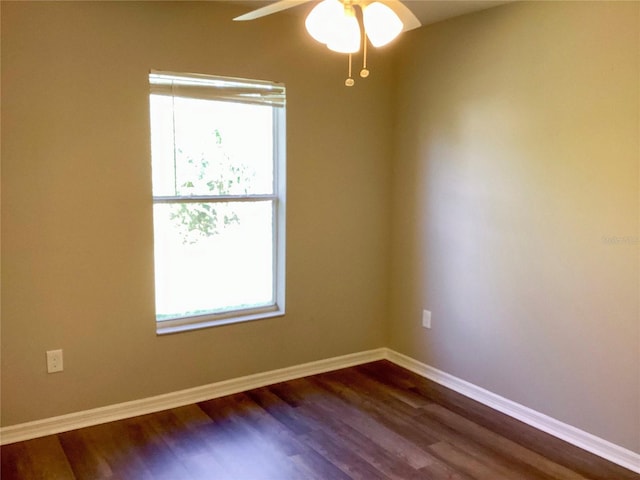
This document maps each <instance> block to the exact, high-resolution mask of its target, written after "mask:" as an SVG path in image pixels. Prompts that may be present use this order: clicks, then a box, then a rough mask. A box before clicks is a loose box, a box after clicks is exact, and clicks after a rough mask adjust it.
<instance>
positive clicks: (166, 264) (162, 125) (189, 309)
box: [149, 71, 285, 333]
mask: <svg viewBox="0 0 640 480" xmlns="http://www.w3.org/2000/svg"><path fill="white" fill-rule="evenodd" d="M149 84H150V95H149V103H150V114H151V156H152V173H153V180H152V181H153V224H154V254H155V257H154V258H155V287H156V290H155V292H156V321H157V331H158V333H172V332H175V331H180V330H189V329H194V328H202V327H207V326H214V325H221V324H227V323H232V322H238V321H246V320H255V319H258V318H265V317H273V316H278V315H283V314H284V244H285V238H284V232H285V196H284V195H285V88H284V85H282V84H278V83H271V82H264V81H257V80H244V79H237V78H224V77H213V76H206V75H196V74H175V73H166V72H155V71H153V72H151V73H150V75H149Z"/></svg>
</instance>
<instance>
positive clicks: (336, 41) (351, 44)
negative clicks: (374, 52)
mask: <svg viewBox="0 0 640 480" xmlns="http://www.w3.org/2000/svg"><path fill="white" fill-rule="evenodd" d="M335 22H336V23H335V28H334V30H333V32H332V37H331V38H330V39H329V41H328V42H327V47H328V48H329V50H333V51H334V52H338V53H356V52H357V51H359V50H360V38H361V36H362V35H361V34H360V24H359V23H358V19H357V18H356V12H355V11H354V9H353V7H352V6H351V5H345V6H344V8H343V12H342V15H341V16H340V17H339V18H336V20H335Z"/></svg>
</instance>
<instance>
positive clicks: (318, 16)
mask: <svg viewBox="0 0 640 480" xmlns="http://www.w3.org/2000/svg"><path fill="white" fill-rule="evenodd" d="M343 12H344V7H343V5H342V3H340V2H339V1H338V0H323V1H322V2H320V3H319V4H317V5H316V6H315V7H313V9H312V10H311V12H309V15H307V18H306V20H305V22H304V24H305V27H307V32H309V35H311V36H312V37H313V38H314V39H315V40H317V41H318V42H320V43H324V44H327V43H329V40H330V39H331V38H332V37H333V35H334V30H335V24H336V21H337V19H339V18H340V17H342V16H343V15H344V13H343Z"/></svg>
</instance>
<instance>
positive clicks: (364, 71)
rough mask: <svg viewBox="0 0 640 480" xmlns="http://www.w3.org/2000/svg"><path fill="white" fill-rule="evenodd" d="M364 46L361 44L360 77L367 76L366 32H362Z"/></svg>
mask: <svg viewBox="0 0 640 480" xmlns="http://www.w3.org/2000/svg"><path fill="white" fill-rule="evenodd" d="M363 37H364V39H363V40H364V41H363V43H364V46H363V60H362V70H360V76H361V77H362V78H367V77H368V76H369V70H367V32H366V30H365V32H364V35H363Z"/></svg>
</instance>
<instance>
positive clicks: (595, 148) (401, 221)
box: [390, 2, 640, 452]
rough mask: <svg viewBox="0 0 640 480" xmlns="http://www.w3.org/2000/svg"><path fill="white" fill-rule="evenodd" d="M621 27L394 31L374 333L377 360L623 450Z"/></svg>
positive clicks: (580, 18) (615, 9) (590, 18)
mask: <svg viewBox="0 0 640 480" xmlns="http://www.w3.org/2000/svg"><path fill="white" fill-rule="evenodd" d="M639 15H640V3H638V2H621V3H614V2H595V3H587V2H567V3H564V2H562V3H561V2H539V3H523V4H513V5H507V6H505V7H499V8H496V9H493V10H487V11H485V12H480V13H478V14H474V15H470V16H466V17H460V18H458V19H454V20H452V21H448V22H444V23H440V24H437V25H434V26H432V27H429V28H426V29H422V30H420V31H417V32H415V33H414V34H410V35H407V36H406V37H405V39H404V41H403V44H402V48H401V52H402V55H401V56H400V58H399V61H398V66H397V67H398V68H397V71H396V75H397V81H398V83H397V95H398V98H397V101H398V109H397V116H396V120H397V135H396V141H397V150H396V154H395V158H394V163H393V171H394V175H393V200H394V205H393V214H394V216H393V239H392V248H393V255H392V282H391V285H392V288H391V298H392V303H391V305H392V306H391V319H392V321H391V323H390V326H391V332H390V346H391V347H392V348H394V349H396V350H398V351H400V352H402V353H405V354H407V355H410V356H412V357H414V358H417V359H418V360H421V361H424V362H426V363H428V364H430V365H433V366H435V367H437V368H439V369H442V370H444V371H446V372H448V373H451V374H453V375H456V376H458V377H461V378H463V379H465V380H468V381H470V382H472V383H474V384H476V385H479V386H481V387H484V388H486V389H488V390H490V391H492V392H495V393H497V394H500V395H503V396H505V397H506V398H509V399H511V400H514V401H516V402H519V403H521V404H523V405H526V406H528V407H531V408H533V409H535V410H537V411H539V412H542V413H546V414H548V415H551V416H552V417H554V418H557V419H559V420H561V421H564V422H567V423H569V424H571V425H573V426H575V427H578V428H581V429H584V430H586V431H588V432H590V433H593V434H595V435H598V436H600V437H602V438H605V439H607V440H610V441H612V442H614V443H616V444H618V445H621V446H624V447H626V448H629V449H631V450H634V451H636V452H640V330H639V317H638V314H639V312H638V300H639V291H638V288H639V284H638V274H639V270H638V235H639V231H638V228H639V225H638V216H639V210H638V199H639V197H638V193H639V189H638V174H639V169H638V167H639V154H640V144H639V134H640V125H639V119H638V113H639V107H640V103H639V102H640V98H639V89H640V75H639V65H638V62H639V58H640V45H639V41H640V37H639V35H640V33H639V32H640V19H639ZM611 236H618V237H630V238H629V239H627V240H626V242H627V243H620V244H617V245H612V244H607V243H605V242H604V241H603V238H604V237H611ZM423 308H427V309H429V310H431V311H432V312H433V320H432V321H433V328H432V329H431V330H425V329H422V328H421V326H420V316H421V310H422V309H423Z"/></svg>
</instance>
